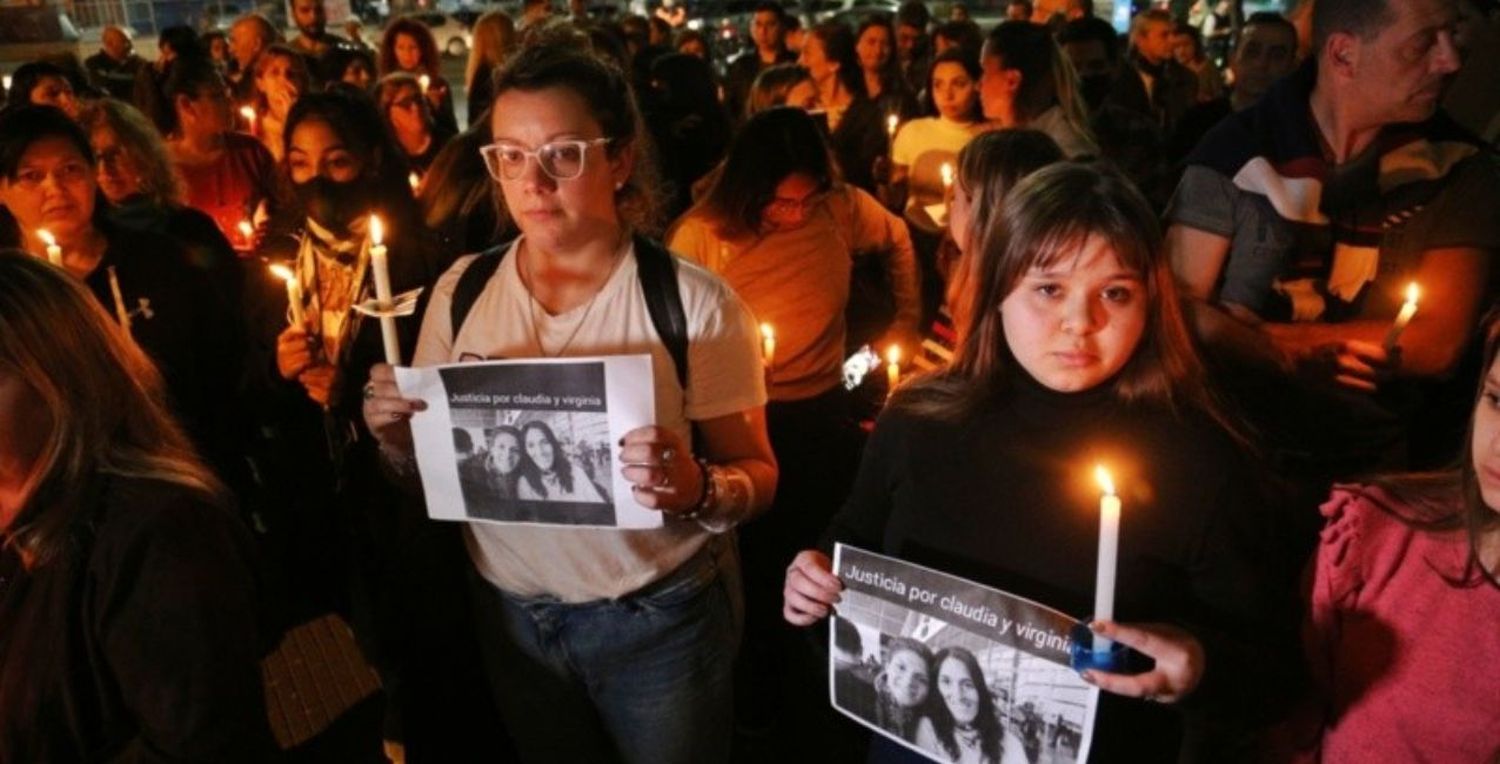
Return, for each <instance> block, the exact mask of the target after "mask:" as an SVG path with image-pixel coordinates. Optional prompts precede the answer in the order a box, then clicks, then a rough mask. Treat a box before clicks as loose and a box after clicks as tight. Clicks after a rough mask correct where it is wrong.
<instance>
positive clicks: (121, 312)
mask: <svg viewBox="0 0 1500 764" xmlns="http://www.w3.org/2000/svg"><path fill="white" fill-rule="evenodd" d="M106 272H107V273H108V274H109V292H110V294H111V295H112V296H114V298H115V318H118V319H119V320H120V328H121V329H124V330H125V333H126V334H129V333H130V311H129V310H127V309H126V308H125V295H124V294H121V292H120V278H119V277H118V276H116V275H115V267H114V266H113V265H111V266H109V268H107V269H106Z"/></svg>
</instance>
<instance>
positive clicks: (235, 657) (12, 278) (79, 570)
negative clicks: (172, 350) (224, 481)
mask: <svg viewBox="0 0 1500 764" xmlns="http://www.w3.org/2000/svg"><path fill="white" fill-rule="evenodd" d="M70 259H76V255H74V256H73V258H70ZM164 392H165V389H164V386H163V380H162V378H161V376H160V375H159V374H158V373H157V371H156V369H155V368H154V366H153V365H152V363H151V361H150V359H149V358H148V357H147V356H146V354H144V353H142V352H141V349H140V347H139V345H137V343H135V342H132V341H130V339H129V337H128V336H127V335H126V334H125V333H124V332H123V331H122V330H121V329H120V328H119V327H118V326H115V325H114V324H113V322H112V321H111V320H110V317H109V314H108V313H107V312H106V311H105V310H104V309H103V308H102V307H101V306H100V305H99V304H98V303H97V301H96V299H95V297H94V295H92V294H91V293H90V291H89V289H88V288H87V287H86V286H85V285H84V284H82V283H81V282H79V281H78V280H77V279H76V278H74V277H73V275H72V274H70V273H69V272H68V271H66V270H64V269H63V268H59V267H55V266H50V265H48V264H47V263H46V262H45V261H44V260H42V259H40V258H37V257H35V256H34V255H29V254H27V253H25V252H20V251H18V250H5V251H0V433H3V435H0V708H3V709H5V712H4V713H3V714H0V761H5V762H32V761H37V762H41V761H45V762H53V763H54V764H74V763H77V764H82V763H83V762H96V761H103V760H109V761H147V760H149V761H160V762H165V761H215V762H226V763H236V764H237V763H240V762H261V761H267V760H269V756H270V754H271V752H272V744H271V735H270V730H269V728H268V724H267V716H266V706H265V701H264V698H263V695H262V689H261V674H260V664H259V661H260V658H261V656H262V655H263V653H264V648H265V646H266V645H267V641H266V640H265V637H266V634H265V633H264V632H263V631H262V630H261V627H260V625H259V624H258V622H257V609H258V608H257V605H258V598H257V578H256V575H255V573H254V565H253V559H254V555H253V552H252V547H251V544H250V540H249V534H248V533H247V532H246V530H245V528H244V527H243V526H242V525H241V524H240V523H239V522H238V521H237V520H236V518H235V517H234V515H233V513H231V512H230V511H229V510H228V508H227V504H226V499H227V495H226V493H225V492H224V489H223V488H222V487H221V484H220V483H219V481H218V480H217V479H216V478H215V477H214V476H213V474H212V473H211V472H210V471H209V469H208V467H207V466H205V465H204V464H203V463H202V462H201V461H200V460H199V459H198V457H197V455H196V454H195V453H194V450H193V448H192V445H191V444H190V441H189V440H188V438H187V436H186V435H185V434H184V432H183V431H182V429H181V428H180V427H179V426H178V425H177V423H176V422H175V421H174V419H173V417H172V416H171V414H170V413H169V411H168V409H167V407H166V406H165V405H163V404H164V401H165V396H164Z"/></svg>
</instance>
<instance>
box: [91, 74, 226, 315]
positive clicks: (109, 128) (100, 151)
mask: <svg viewBox="0 0 1500 764" xmlns="http://www.w3.org/2000/svg"><path fill="white" fill-rule="evenodd" d="M78 123H79V124H80V125H82V126H83V129H84V131H86V132H87V133H88V135H89V143H90V144H91V145H92V147H93V149H94V156H95V157H96V159H97V166H98V179H99V191H100V192H102V193H103V194H104V198H105V199H106V200H108V202H109V205H108V207H107V208H106V212H107V214H108V215H109V218H110V220H111V221H113V222H115V223H117V224H119V225H121V226H124V227H126V228H133V229H138V230H145V231H150V232H152V233H155V234H159V235H161V236H167V237H170V238H172V239H175V240H176V241H177V242H178V243H179V244H181V245H182V247H183V249H184V250H185V251H186V254H187V257H188V261H189V262H190V263H192V264H193V265H195V266H197V267H198V268H200V269H202V270H204V271H207V272H209V273H210V274H212V275H213V277H214V281H215V282H216V283H217V284H218V286H219V288H220V291H221V293H222V295H223V297H224V300H225V301H226V302H225V304H226V305H227V306H228V308H229V310H230V312H231V313H233V314H234V315H239V314H240V308H239V302H240V291H241V285H242V283H243V280H244V273H243V272H242V270H241V268H240V264H239V263H238V262H237V261H236V256H235V247H233V246H231V243H230V242H229V241H228V240H226V239H225V238H224V234H223V233H222V232H221V231H220V230H219V227H218V226H217V225H215V223H214V219H213V218H211V217H209V216H208V215H207V214H205V213H204V212H202V211H201V210H196V209H193V208H192V207H189V206H187V205H186V204H184V203H183V200H184V198H185V190H184V188H183V183H182V179H181V177H180V176H179V175H178V174H177V171H176V168H174V167H173V166H172V159H171V156H170V155H169V154H168V153H167V147H166V144H165V143H163V142H162V139H161V135H160V134H158V133H157V132H156V129H155V128H154V127H153V126H152V125H151V122H150V121H149V120H147V119H146V116H145V115H144V114H142V113H140V112H139V111H137V110H136V108H135V107H134V106H131V105H130V104H128V103H125V102H123V101H116V100H114V99H101V100H98V101H92V102H89V103H87V104H85V105H84V107H83V109H82V111H81V112H79V115H78ZM235 233H236V234H238V235H239V237H238V238H236V240H235V244H236V245H237V246H238V248H239V249H242V250H249V249H252V248H253V244H254V241H255V239H254V231H253V229H252V230H251V231H250V232H249V233H248V234H247V233H246V232H244V231H241V230H238V229H236V231H235Z"/></svg>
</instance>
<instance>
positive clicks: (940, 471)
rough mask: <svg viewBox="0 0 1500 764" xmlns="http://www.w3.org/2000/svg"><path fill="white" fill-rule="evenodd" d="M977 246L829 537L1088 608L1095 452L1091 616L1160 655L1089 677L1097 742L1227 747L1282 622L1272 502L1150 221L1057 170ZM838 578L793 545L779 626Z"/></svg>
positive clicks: (1171, 751) (1269, 681) (1147, 751)
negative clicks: (1101, 542)
mask: <svg viewBox="0 0 1500 764" xmlns="http://www.w3.org/2000/svg"><path fill="white" fill-rule="evenodd" d="M980 241H981V242H982V244H981V246H980V247H979V249H977V250H976V251H975V253H974V255H975V256H976V261H975V263H974V276H973V278H972V280H971V286H970V289H971V290H972V291H973V294H974V296H973V298H972V299H973V302H972V305H973V309H972V310H971V311H970V312H969V317H968V326H967V328H966V329H965V330H962V331H961V332H960V334H961V335H962V336H963V337H964V339H963V342H962V344H960V345H959V347H958V349H957V351H956V353H955V354H954V358H953V361H952V363H951V364H950V365H948V366H947V367H945V368H942V369H940V370H938V371H936V372H934V373H932V374H930V375H928V376H925V377H920V378H918V380H916V381H914V382H912V383H910V384H909V385H906V386H904V387H902V388H898V389H897V391H896V393H895V395H894V398H893V400H892V402H891V404H890V405H889V407H888V409H887V410H886V412H885V413H884V414H883V415H882V416H881V418H880V421H879V423H878V424H877V425H876V428H875V432H874V434H873V435H872V436H871V440H870V444H869V446H868V447H867V448H866V450H865V455H864V462H863V464H862V465H861V468H860V474H859V477H858V478H857V479H856V481H855V487H854V491H853V493H852V494H851V495H850V497H849V500H848V502H847V503H846V504H845V505H844V509H843V511H842V512H841V513H840V514H839V515H838V516H837V517H835V519H834V521H833V524H832V525H831V526H830V528H829V530H828V532H827V536H826V537H825V538H827V539H829V540H833V541H842V542H846V543H851V544H854V545H856V546H859V547H863V548H866V549H872V550H876V551H881V552H883V553H885V554H890V555H894V556H897V557H900V558H902V559H905V560H908V561H911V562H914V563H917V564H922V565H928V566H932V567H935V568H938V569H940V570H943V571H945V572H948V573H950V574H953V575H958V576H962V577H965V578H968V579H971V580H974V581H978V582H980V583H984V584H986V585H990V586H994V587H996V588H999V589H1003V590H1005V591H1008V592H1011V593H1013V594H1015V595H1018V596H1021V597H1026V598H1028V599H1032V600H1034V601H1038V602H1042V603H1045V604H1047V605H1049V606H1051V607H1055V608H1058V609H1061V610H1063V611H1070V612H1075V613H1087V612H1088V607H1089V603H1090V602H1091V601H1092V597H1093V594H1094V568H1095V566H1094V557H1095V553H1096V551H1097V544H1098V509H1097V505H1098V500H1099V493H1098V489H1097V487H1094V486H1091V485H1090V483H1091V477H1090V476H1091V475H1092V473H1093V470H1094V468H1095V466H1096V465H1099V464H1104V465H1107V466H1108V467H1109V468H1110V469H1111V470H1113V474H1114V475H1115V480H1116V483H1117V485H1118V486H1120V488H1121V499H1122V500H1123V502H1124V504H1125V505H1126V506H1129V507H1132V510H1131V511H1130V513H1129V515H1128V518H1129V520H1128V522H1126V523H1124V524H1123V525H1122V528H1123V531H1122V536H1121V539H1120V547H1119V550H1120V551H1119V555H1120V556H1119V568H1118V569H1119V579H1118V584H1117V588H1116V597H1117V599H1116V601H1117V603H1118V608H1117V610H1118V617H1119V618H1120V619H1121V621H1123V623H1113V622H1098V623H1095V624H1094V629H1095V631H1096V633H1099V634H1101V635H1103V636H1105V637H1107V638H1109V639H1112V640H1115V641H1118V642H1121V643H1124V644H1126V645H1129V646H1131V647H1135V648H1137V649H1142V650H1143V651H1144V652H1146V653H1147V654H1148V655H1150V656H1151V657H1153V658H1154V659H1155V661H1156V663H1155V668H1154V669H1153V670H1151V671H1148V672H1146V673H1142V674H1138V675H1134V676H1123V675H1117V674H1108V673H1103V672H1098V671H1089V672H1086V673H1085V674H1084V678H1085V679H1086V680H1088V681H1090V682H1093V683H1095V684H1097V685H1098V686H1100V687H1101V688H1103V689H1105V690H1107V691H1108V692H1107V693H1106V694H1105V695H1104V696H1103V697H1102V698H1101V701H1100V705H1099V713H1098V722H1097V724H1096V726H1095V736H1094V751H1095V755H1096V756H1103V757H1105V758H1106V759H1109V760H1115V759H1118V760H1132V761H1146V760H1150V761H1161V760H1169V759H1172V758H1175V757H1176V756H1177V754H1178V751H1179V749H1183V750H1188V751H1194V752H1196V754H1195V755H1201V756H1209V757H1212V756H1214V755H1215V754H1216V753H1222V752H1224V751H1228V750H1231V749H1232V748H1233V745H1234V744H1235V743H1237V742H1242V741H1238V740H1236V741H1230V740H1229V738H1230V737H1233V734H1232V733H1234V732H1243V731H1244V730H1245V729H1247V728H1254V727H1255V725H1256V724H1264V723H1265V722H1266V721H1267V720H1266V719H1264V718H1263V715H1264V714H1266V713H1267V709H1268V708H1271V707H1273V706H1274V704H1272V703H1269V702H1266V701H1265V698H1266V697H1267V696H1268V695H1269V694H1270V693H1271V691H1272V690H1273V689H1274V688H1277V687H1278V685H1277V684H1276V683H1277V682H1278V681H1279V679H1280V678H1281V677H1282V676H1284V675H1285V673H1286V672H1285V669H1286V668H1287V666H1286V664H1285V660H1284V656H1283V655H1282V654H1280V653H1276V652H1272V651H1268V650H1266V649H1265V648H1266V647H1268V646H1274V645H1275V644H1276V643H1275V642H1274V640H1273V639H1272V637H1274V636H1276V635H1283V636H1284V635H1285V634H1286V632H1288V631H1290V630H1289V629H1287V628H1285V625H1284V624H1281V623H1280V622H1279V621H1278V620H1277V618H1275V617H1274V615H1275V613H1276V612H1277V611H1276V609H1275V608H1274V607H1273V605H1272V602H1271V600H1272V596H1271V586H1272V584H1271V583H1270V582H1268V581H1266V580H1265V578H1266V576H1267V575H1268V574H1269V573H1271V571H1268V570H1265V569H1264V568H1265V567H1267V566H1266V562H1265V561H1266V560H1267V559H1273V557H1271V556H1270V555H1271V554H1272V552H1271V551H1269V549H1270V547H1271V541H1270V539H1272V538H1273V537H1274V536H1273V530H1274V527H1273V525H1272V520H1273V519H1274V512H1272V511H1271V510H1270V509H1268V508H1267V506H1266V503H1265V502H1264V501H1262V500H1260V498H1259V497H1258V496H1257V491H1256V489H1257V485H1258V484H1259V483H1258V481H1257V480H1255V476H1254V475H1253V474H1251V473H1250V468H1249V467H1247V464H1248V463H1249V461H1250V460H1247V459H1246V458H1245V452H1244V448H1243V447H1242V446H1240V445H1239V443H1240V442H1242V441H1241V440H1240V439H1239V438H1238V437H1237V436H1236V435H1234V434H1233V433H1234V432H1235V431H1234V430H1233V429H1230V428H1232V427H1233V420H1231V419H1230V418H1228V417H1227V416H1226V415H1225V414H1224V413H1223V412H1222V409H1221V408H1220V406H1219V405H1217V404H1216V402H1215V396H1214V395H1213V393H1212V392H1211V391H1210V389H1209V387H1208V383H1207V381H1206V376H1205V372H1204V369H1203V366H1202V364H1201V362H1200V361H1199V359H1198V356H1197V355H1196V353H1195V351H1194V348H1193V345H1192V342H1191V340H1190V338H1189V334H1188V330H1187V326H1186V323H1185V321H1184V319H1183V316H1182V312H1181V308H1180V307H1179V304H1178V302H1177V296H1176V292H1175V289H1174V282H1173V279H1172V275H1171V271H1170V269H1169V268H1168V265H1167V261H1166V258H1165V256H1164V254H1163V252H1162V241H1161V233H1160V228H1159V225H1158V223H1157V219H1156V215H1155V213H1153V212H1152V210H1151V208H1150V207H1149V206H1148V205H1147V204H1146V202H1145V201H1144V200H1143V199H1142V198H1141V197H1140V195H1139V193H1137V192H1136V191H1135V190H1134V188H1133V187H1131V186H1130V185H1129V182H1128V181H1126V180H1124V179H1123V178H1121V177H1119V176H1118V175H1115V174H1113V173H1111V172H1109V171H1106V170H1101V169H1099V168H1096V167H1092V166H1087V165H1077V164H1066V163H1065V164H1058V165H1053V166H1050V167H1046V168H1043V169H1041V170H1038V171H1036V172H1035V173H1033V174H1032V175H1030V176H1028V177H1027V178H1026V179H1024V180H1022V181H1021V182H1020V183H1019V184H1018V185H1017V186H1016V188H1015V189H1014V190H1013V191H1012V192H1011V193H1010V195H1009V196H1007V197H1006V199H1005V203H1004V209H1003V212H1002V213H1001V214H999V215H996V216H994V217H993V218H992V219H991V220H990V221H989V223H988V225H987V227H986V229H985V230H984V231H983V233H982V234H981V235H980ZM1278 583H1279V582H1278ZM839 589H840V585H839V581H838V579H837V577H835V576H833V575H832V574H831V573H830V572H829V560H828V558H827V556H826V555H825V554H824V552H822V551H815V550H808V551H804V552H802V553H801V554H799V555H798V556H797V558H796V560H795V561H794V562H793V564H792V567H791V568H790V569H789V571H788V573H787V580H786V598H785V615H786V618H787V619H788V620H789V621H790V622H792V623H794V624H802V625H810V624H812V623H815V622H817V621H819V620H821V619H822V618H823V617H824V616H825V615H826V614H827V612H828V608H829V606H830V605H831V604H833V603H835V602H837V601H838V597H839V594H838V593H839ZM1167 624H1173V625H1167ZM1278 671H1280V672H1281V673H1278ZM1217 676H1228V677H1233V679H1232V680H1231V681H1230V682H1228V683H1227V684H1218V683H1216V681H1215V680H1214V677H1217ZM1189 694H1191V695H1192V697H1193V702H1194V705H1195V711H1194V713H1193V714H1192V715H1187V714H1183V715H1181V716H1179V715H1178V713H1177V712H1176V710H1175V709H1174V708H1172V704H1175V703H1177V702H1178V701H1180V700H1182V699H1184V698H1186V697H1187V696H1188V695H1189ZM1153 701H1154V702H1153ZM1200 725H1201V726H1200ZM1183 746H1187V748H1183Z"/></svg>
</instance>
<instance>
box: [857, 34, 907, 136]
mask: <svg viewBox="0 0 1500 764" xmlns="http://www.w3.org/2000/svg"><path fill="white" fill-rule="evenodd" d="M854 39H855V43H854V50H855V52H856V53H857V54H858V55H859V68H860V70H861V71H862V72H863V73H864V77H865V95H867V96H869V98H870V100H872V101H874V102H875V105H876V106H877V107H879V109H880V113H881V114H884V115H886V118H887V119H889V118H890V117H891V116H893V115H894V116H895V117H897V118H898V119H902V120H906V119H911V118H912V117H915V116H917V112H918V109H919V108H920V107H919V106H918V105H917V98H916V96H915V95H914V94H913V93H912V92H911V89H910V88H908V87H907V85H906V78H905V77H903V76H901V64H900V63H899V62H897V60H896V30H895V29H894V28H893V27H892V26H891V17H890V16H889V15H887V14H884V13H871V14H869V15H867V16H865V18H864V20H863V21H860V22H859V26H858V27H856V28H855V30H854Z"/></svg>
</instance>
